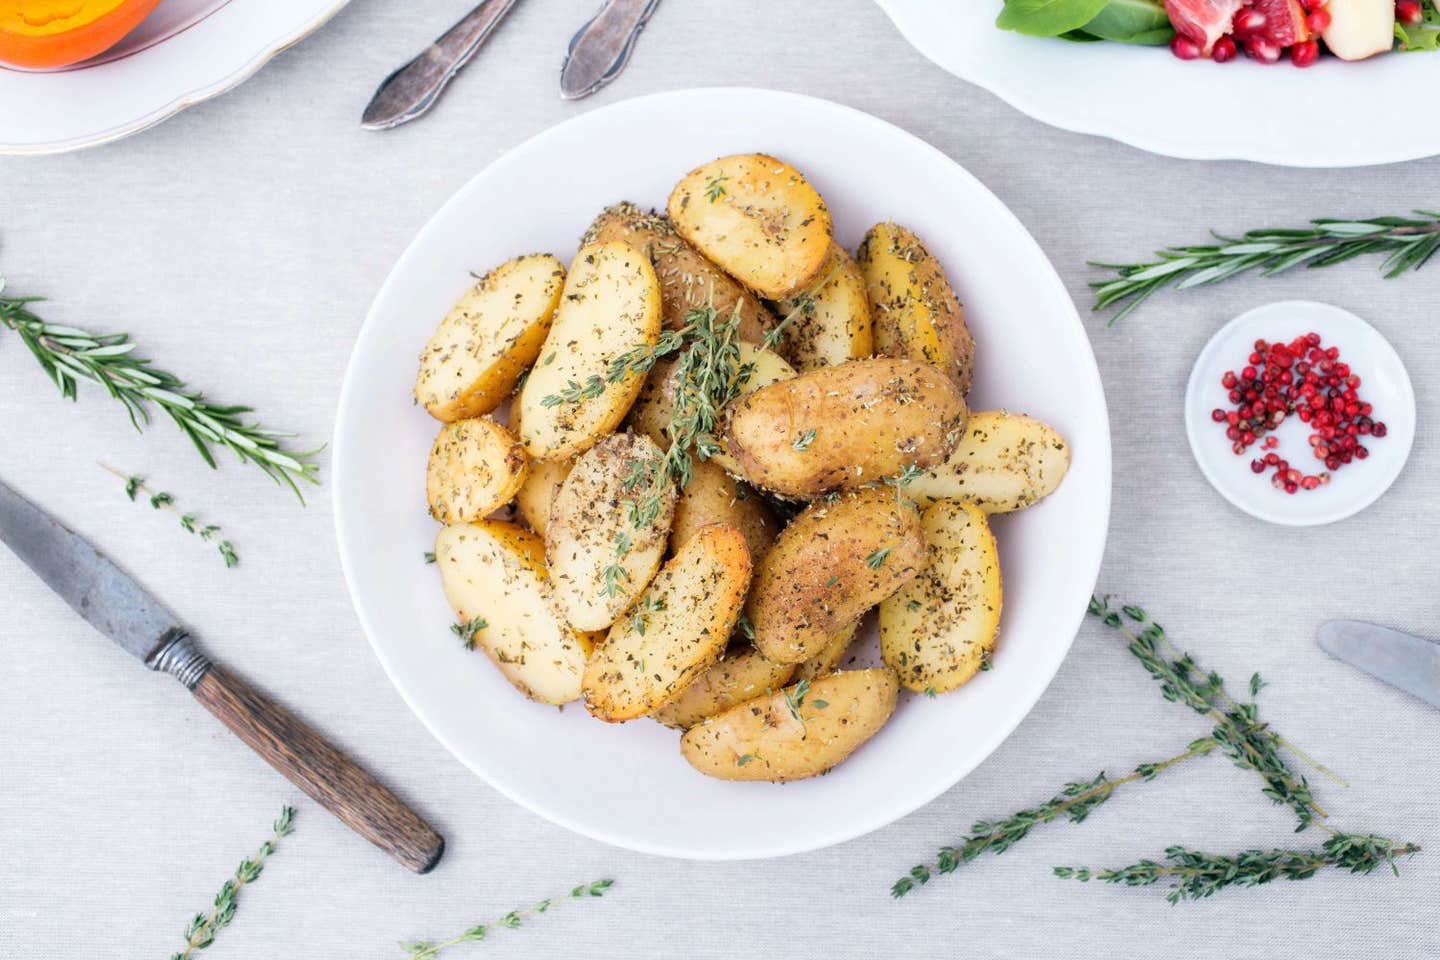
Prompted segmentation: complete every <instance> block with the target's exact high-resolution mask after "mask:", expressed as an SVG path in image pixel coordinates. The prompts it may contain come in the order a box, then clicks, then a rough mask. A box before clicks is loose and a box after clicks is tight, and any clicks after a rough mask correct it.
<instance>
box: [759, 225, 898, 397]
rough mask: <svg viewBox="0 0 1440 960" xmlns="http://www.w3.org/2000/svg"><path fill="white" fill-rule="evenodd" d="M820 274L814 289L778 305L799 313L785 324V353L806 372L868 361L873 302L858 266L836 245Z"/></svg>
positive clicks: (784, 311)
mask: <svg viewBox="0 0 1440 960" xmlns="http://www.w3.org/2000/svg"><path fill="white" fill-rule="evenodd" d="M820 276H821V278H822V280H821V283H820V284H819V285H818V286H817V287H816V288H815V289H813V290H812V291H809V292H806V293H802V294H799V295H798V296H795V297H791V298H788V299H785V300H781V301H780V302H779V303H778V304H776V307H777V309H779V311H780V313H781V314H782V315H786V316H788V315H790V314H794V315H795V318H794V319H793V320H792V321H791V322H790V324H789V325H788V326H787V327H786V328H785V331H784V334H783V343H784V347H783V350H782V352H783V353H784V355H785V358H786V359H787V360H789V361H790V362H791V363H793V364H794V365H795V367H796V369H798V370H800V371H802V372H804V371H809V370H816V369H819V368H820V367H828V366H831V365H832V364H836V363H844V362H845V361H847V360H863V359H865V358H866V357H868V356H870V355H871V354H873V353H874V352H875V337H874V334H873V332H872V329H871V324H870V300H869V296H868V295H867V294H866V292H865V277H864V275H862V274H861V272H860V267H859V265H858V264H856V262H855V261H854V260H852V259H851V258H850V254H848V253H846V252H845V249H844V248H843V247H841V246H840V245H839V244H838V243H832V244H830V256H829V258H828V259H827V260H826V261H825V265H824V266H823V267H821V268H820Z"/></svg>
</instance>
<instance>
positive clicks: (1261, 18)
mask: <svg viewBox="0 0 1440 960" xmlns="http://www.w3.org/2000/svg"><path fill="white" fill-rule="evenodd" d="M1397 9H1398V7H1397ZM1264 28H1265V14H1263V13H1261V12H1260V11H1259V10H1256V9H1255V8H1254V7H1246V8H1245V9H1244V10H1241V11H1240V12H1239V13H1237V14H1235V25H1234V29H1235V32H1236V33H1237V34H1240V35H1244V34H1247V33H1256V32H1258V31H1260V30H1263V29H1264Z"/></svg>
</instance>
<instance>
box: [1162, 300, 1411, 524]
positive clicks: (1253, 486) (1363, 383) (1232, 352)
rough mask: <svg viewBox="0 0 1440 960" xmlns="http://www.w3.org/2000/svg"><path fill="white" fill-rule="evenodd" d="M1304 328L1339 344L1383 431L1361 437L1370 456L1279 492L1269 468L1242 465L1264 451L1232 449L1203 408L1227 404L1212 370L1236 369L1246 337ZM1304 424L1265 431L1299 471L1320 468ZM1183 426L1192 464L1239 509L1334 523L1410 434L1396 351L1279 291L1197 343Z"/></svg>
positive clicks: (1388, 475) (1394, 460) (1401, 452)
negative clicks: (1319, 481) (1324, 479)
mask: <svg viewBox="0 0 1440 960" xmlns="http://www.w3.org/2000/svg"><path fill="white" fill-rule="evenodd" d="M1312 331H1313V332H1315V333H1318V334H1320V337H1321V341H1322V343H1323V344H1324V345H1325V346H1327V347H1338V348H1339V349H1340V360H1341V362H1343V363H1348V364H1349V365H1350V368H1351V372H1352V373H1354V374H1356V375H1358V376H1359V377H1360V386H1359V388H1358V389H1359V394H1360V398H1361V399H1362V400H1364V401H1366V402H1368V403H1370V404H1373V405H1374V407H1375V413H1374V418H1375V419H1376V420H1378V421H1380V422H1382V423H1384V424H1385V428H1386V434H1385V436H1383V437H1380V438H1378V439H1375V438H1367V439H1365V440H1364V441H1363V442H1364V445H1365V447H1366V448H1367V449H1368V450H1369V452H1370V456H1369V457H1368V458H1366V459H1365V460H1353V461H1351V462H1350V463H1348V464H1345V465H1344V466H1343V467H1342V468H1341V469H1340V470H1337V471H1335V473H1334V475H1333V477H1332V479H1331V482H1330V483H1329V484H1327V485H1325V486H1322V487H1318V488H1316V489H1314V490H1301V491H1299V492H1298V493H1294V494H1287V493H1286V492H1285V491H1283V490H1276V489H1275V488H1274V487H1273V486H1272V485H1271V482H1270V477H1271V475H1272V472H1267V473H1263V474H1256V473H1254V472H1253V471H1252V470H1251V469H1250V461H1251V460H1254V459H1256V458H1257V457H1263V456H1264V455H1265V453H1266V452H1267V451H1263V450H1261V449H1260V446H1259V444H1256V445H1255V446H1252V447H1251V448H1250V449H1249V450H1247V451H1246V452H1245V453H1244V454H1242V455H1238V456H1237V455H1236V453H1235V451H1234V450H1232V449H1231V441H1229V440H1227V439H1226V438H1225V428H1224V426H1223V425H1222V424H1219V423H1216V422H1215V421H1214V420H1213V419H1211V416H1210V412H1211V411H1212V410H1214V409H1215V408H1216V407H1219V408H1221V409H1225V410H1228V409H1229V408H1230V406H1231V404H1230V403H1229V397H1228V393H1229V391H1228V390H1226V389H1225V387H1224V386H1223V385H1222V384H1221V382H1220V379H1221V377H1223V376H1224V375H1225V372H1226V371H1227V370H1234V371H1236V372H1239V370H1240V368H1241V367H1243V366H1246V362H1245V361H1246V357H1248V356H1249V355H1250V352H1251V350H1252V349H1253V347H1254V344H1255V341H1256V340H1266V341H1269V342H1271V343H1274V342H1276V341H1284V342H1289V341H1290V340H1293V339H1295V338H1296V337H1298V336H1302V335H1304V334H1307V333H1310V332H1312ZM1312 432H1313V431H1312V430H1311V429H1310V426H1309V425H1308V424H1306V423H1303V422H1302V421H1301V420H1300V418H1299V417H1294V416H1291V417H1286V418H1285V422H1284V423H1282V424H1280V428H1279V429H1278V430H1276V431H1274V433H1273V436H1275V437H1276V439H1278V440H1279V441H1280V446H1279V448H1277V449H1276V450H1275V452H1276V453H1278V454H1279V455H1280V456H1281V457H1282V458H1283V459H1285V460H1288V461H1290V465H1291V466H1292V467H1294V468H1295V469H1297V470H1299V471H1300V472H1301V473H1304V474H1315V473H1319V472H1321V471H1323V470H1324V469H1325V468H1324V466H1323V465H1322V464H1321V463H1320V462H1319V461H1318V460H1316V459H1315V458H1314V454H1313V453H1312V451H1311V449H1310V444H1309V440H1308V438H1309V435H1310V434H1311V433H1312ZM1185 433H1186V436H1188V437H1189V439H1190V450H1191V452H1192V453H1194V454H1195V462H1196V463H1198V464H1199V465H1200V472H1202V473H1203V474H1205V478H1206V479H1207V480H1209V481H1210V483H1211V484H1212V485H1213V486H1214V487H1215V489H1216V490H1218V491H1219V492H1220V495H1221V496H1223V497H1224V498H1225V499H1226V500H1229V501H1230V502H1231V503H1232V504H1234V505H1235V506H1237V507H1239V508H1240V509H1241V510H1244V511H1245V512H1246V513H1248V514H1250V515H1251V516H1254V517H1259V518H1260V519H1261V520H1268V521H1269V522H1270V523H1278V524H1282V525H1284V526H1290V527H1308V526H1315V525H1319V524H1322V523H1334V522H1335V521H1337V520H1344V519H1345V518H1346V517H1349V516H1352V515H1354V514H1356V513H1359V512H1360V511H1361V510H1364V509H1365V508H1366V507H1368V506H1370V504H1372V503H1374V502H1375V501H1376V500H1377V499H1379V497H1380V495H1381V494H1382V493H1384V492H1385V491H1386V490H1388V489H1389V488H1390V484H1392V483H1394V482H1395V478H1396V477H1398V476H1399V475H1400V470H1401V468H1402V467H1404V466H1405V461H1406V459H1407V458H1409V456H1410V445H1411V444H1412V443H1413V442H1414V440H1415V391H1414V390H1413V389H1412V388H1411V386H1410V377H1409V375H1408V374H1407V373H1406V372H1405V365H1404V364H1403V363H1401V362H1400V356H1399V354H1397V353H1396V352H1395V348H1394V347H1392V346H1390V343H1389V341H1387V340H1386V339H1385V338H1384V337H1383V336H1381V335H1380V331H1378V330H1376V329H1375V328H1374V327H1372V326H1370V324H1368V323H1366V322H1365V321H1364V320H1361V319H1360V318H1359V317H1357V316H1355V314H1353V313H1351V312H1350V311H1348V310H1342V309H1340V308H1339V307H1335V306H1331V305H1330V304H1328V303H1316V302H1314V301H1311V300H1285V301H1281V302H1280V303H1269V304H1266V305H1265V306H1263V307H1256V308H1255V309H1254V310H1249V311H1247V312H1245V313H1242V314H1240V316H1238V317H1236V318H1235V319H1234V320H1231V321H1230V322H1229V323H1227V324H1225V326H1223V327H1221V328H1220V329H1219V331H1217V332H1216V334H1215V336H1213V337H1211V338H1210V342H1209V343H1207V344H1205V348H1204V349H1203V350H1201V351H1200V356H1199V357H1197V358H1196V360H1195V367H1194V369H1192V370H1191V371H1190V382H1189V384H1188V385H1187V386H1186V388H1185ZM1257 451H1258V452H1257Z"/></svg>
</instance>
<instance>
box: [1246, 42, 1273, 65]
mask: <svg viewBox="0 0 1440 960" xmlns="http://www.w3.org/2000/svg"><path fill="white" fill-rule="evenodd" d="M1245 53H1246V54H1248V55H1249V57H1250V59H1251V60H1258V61H1260V62H1261V63H1275V62H1277V61H1278V60H1279V59H1280V45H1279V44H1278V43H1276V42H1274V41H1273V40H1267V39H1266V38H1264V37H1260V36H1252V37H1251V38H1250V39H1248V40H1246V41H1245Z"/></svg>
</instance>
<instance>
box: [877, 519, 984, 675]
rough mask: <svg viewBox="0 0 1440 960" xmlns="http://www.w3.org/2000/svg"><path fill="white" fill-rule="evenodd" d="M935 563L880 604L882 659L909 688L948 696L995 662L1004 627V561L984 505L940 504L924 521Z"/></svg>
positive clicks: (931, 556) (931, 558)
mask: <svg viewBox="0 0 1440 960" xmlns="http://www.w3.org/2000/svg"><path fill="white" fill-rule="evenodd" d="M921 523H922V524H923V525H924V528H925V539H926V541H927V542H928V544H929V555H930V562H929V565H928V566H927V567H926V568H925V569H924V570H923V571H921V573H920V575H919V576H917V577H916V578H915V579H913V580H911V581H910V582H909V583H908V584H906V585H905V586H904V587H902V588H901V589H900V591H899V592H898V593H896V594H895V595H894V596H891V597H889V598H887V599H886V600H884V601H882V602H881V604H880V654H881V656H883V657H884V658H885V662H886V663H887V664H889V665H890V668H891V669H892V670H894V671H895V672H896V673H897V674H898V675H899V677H900V682H901V683H902V684H904V685H905V686H906V687H907V688H908V689H910V690H917V691H924V692H926V693H944V692H946V691H947V690H954V689H955V688H956V687H958V686H960V685H961V684H963V683H964V682H965V681H967V680H969V679H970V678H971V677H973V676H975V674H976V673H977V672H979V671H980V670H981V669H983V668H984V666H985V664H987V663H988V662H989V660H990V652H991V651H992V650H993V649H994V648H995V637H996V635H997V633H998V632H999V630H1000V605H1001V592H1002V588H1001V582H1000V557H999V555H998V553H997V552H996V550H995V537H994V536H993V535H992V534H991V533H990V523H989V521H988V520H986V518H985V513H984V512H983V511H982V510H980V508H979V507H976V506H974V505H973V504H968V503H958V502H955V501H950V500H946V501H941V502H939V503H936V504H935V505H933V506H931V507H929V508H928V509H926V511H925V515H924V517H923V518H922V520H921Z"/></svg>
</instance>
